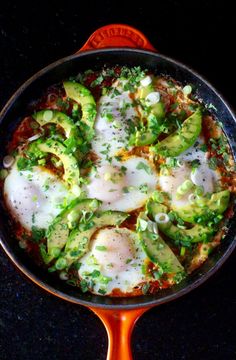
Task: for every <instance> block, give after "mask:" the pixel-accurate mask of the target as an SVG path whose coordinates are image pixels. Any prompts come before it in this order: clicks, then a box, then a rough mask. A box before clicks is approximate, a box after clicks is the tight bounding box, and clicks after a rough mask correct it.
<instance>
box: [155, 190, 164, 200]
mask: <svg viewBox="0 0 236 360" xmlns="http://www.w3.org/2000/svg"><path fill="white" fill-rule="evenodd" d="M152 198H153V200H154V201H156V202H158V203H163V201H164V196H163V194H162V193H161V192H160V191H158V190H155V191H154V192H153V194H152Z"/></svg>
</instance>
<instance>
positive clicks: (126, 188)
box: [122, 185, 135, 194]
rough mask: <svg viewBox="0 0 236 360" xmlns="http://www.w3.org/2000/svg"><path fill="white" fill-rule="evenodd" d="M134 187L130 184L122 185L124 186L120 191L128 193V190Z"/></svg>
mask: <svg viewBox="0 0 236 360" xmlns="http://www.w3.org/2000/svg"><path fill="white" fill-rule="evenodd" d="M134 189H135V187H134V186H132V185H130V186H124V187H123V188H122V191H123V193H125V194H128V193H129V192H130V191H132V190H134Z"/></svg>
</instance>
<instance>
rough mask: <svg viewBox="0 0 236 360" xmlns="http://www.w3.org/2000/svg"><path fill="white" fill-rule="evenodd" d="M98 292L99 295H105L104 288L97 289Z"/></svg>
mask: <svg viewBox="0 0 236 360" xmlns="http://www.w3.org/2000/svg"><path fill="white" fill-rule="evenodd" d="M98 293H99V294H101V295H105V294H106V290H105V289H98Z"/></svg>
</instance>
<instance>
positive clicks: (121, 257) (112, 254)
mask: <svg viewBox="0 0 236 360" xmlns="http://www.w3.org/2000/svg"><path fill="white" fill-rule="evenodd" d="M92 253H93V254H94V256H95V258H96V260H97V262H98V263H99V265H101V267H102V268H103V269H104V270H107V269H109V272H110V274H111V275H113V276H114V275H116V274H118V273H120V272H122V271H124V270H125V269H126V268H127V264H128V262H130V261H131V260H132V259H134V258H135V249H134V247H133V243H132V240H131V239H130V237H129V236H128V234H126V233H124V232H120V231H119V230H118V229H115V228H111V229H102V230H100V231H99V233H98V234H97V236H96V238H95V239H94V242H93V245H92Z"/></svg>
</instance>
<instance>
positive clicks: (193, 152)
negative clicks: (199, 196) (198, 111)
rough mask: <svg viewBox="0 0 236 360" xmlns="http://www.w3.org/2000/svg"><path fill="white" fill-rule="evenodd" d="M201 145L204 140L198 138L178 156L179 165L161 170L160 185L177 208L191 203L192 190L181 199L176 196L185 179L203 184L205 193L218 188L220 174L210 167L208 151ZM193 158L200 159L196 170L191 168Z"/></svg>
mask: <svg viewBox="0 0 236 360" xmlns="http://www.w3.org/2000/svg"><path fill="white" fill-rule="evenodd" d="M201 145H202V140H201V138H198V141H197V143H196V144H195V145H193V146H191V147H190V148H189V149H187V150H186V151H185V152H183V153H182V154H180V155H179V156H177V157H176V159H177V160H178V162H179V166H176V167H175V168H172V169H168V170H167V171H165V170H164V171H161V172H160V175H159V185H160V187H161V189H162V191H165V192H167V193H168V194H169V195H170V198H171V204H172V205H173V206H174V207H175V208H178V207H181V206H185V205H189V195H190V194H191V192H192V190H189V192H188V193H186V194H185V195H184V196H182V197H181V199H179V198H178V197H177V196H176V193H177V189H178V187H179V186H180V185H181V184H183V182H184V181H185V180H191V181H192V182H193V184H194V185H197V186H202V188H203V192H204V194H206V193H212V192H214V191H215V189H216V185H217V182H218V181H219V179H220V176H219V174H218V173H217V171H215V170H212V169H210V167H209V163H208V160H207V156H206V153H205V152H203V151H202V150H201V149H200V146H201ZM193 160H198V161H199V166H198V167H197V168H196V169H194V170H192V168H191V162H192V161H193ZM167 163H168V159H167Z"/></svg>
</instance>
